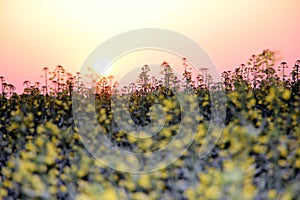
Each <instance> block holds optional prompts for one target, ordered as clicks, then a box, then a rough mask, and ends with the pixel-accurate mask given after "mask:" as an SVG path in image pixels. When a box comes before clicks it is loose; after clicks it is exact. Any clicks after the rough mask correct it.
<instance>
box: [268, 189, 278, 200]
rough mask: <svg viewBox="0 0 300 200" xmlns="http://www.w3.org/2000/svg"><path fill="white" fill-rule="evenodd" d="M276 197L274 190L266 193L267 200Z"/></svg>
mask: <svg viewBox="0 0 300 200" xmlns="http://www.w3.org/2000/svg"><path fill="white" fill-rule="evenodd" d="M276 195H277V192H276V190H274V189H272V190H269V192H268V198H269V199H275V198H276Z"/></svg>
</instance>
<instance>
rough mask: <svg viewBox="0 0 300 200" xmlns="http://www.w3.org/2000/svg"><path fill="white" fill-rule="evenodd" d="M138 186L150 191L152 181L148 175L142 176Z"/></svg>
mask: <svg viewBox="0 0 300 200" xmlns="http://www.w3.org/2000/svg"><path fill="white" fill-rule="evenodd" d="M138 184H139V185H140V186H141V187H142V188H144V189H150V188H151V179H150V177H149V175H148V174H143V175H141V177H140V179H139V181H138Z"/></svg>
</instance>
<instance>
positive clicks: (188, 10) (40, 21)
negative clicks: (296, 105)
mask: <svg viewBox="0 0 300 200" xmlns="http://www.w3.org/2000/svg"><path fill="white" fill-rule="evenodd" d="M299 8H300V1H299V0H243V1H238V0H199V1H196V0H186V1H178V0H151V1H141V0H127V1H116V0H112V1H96V0H95V1H83V0H77V1H76V0H74V1H71V0H65V1H60V0H54V1H53V0H52V1H42V0H27V1H17V0H0V27H1V29H0V75H2V76H4V77H5V80H6V81H7V83H13V84H14V85H15V86H16V87H17V88H18V91H22V90H23V85H22V84H23V81H25V80H31V81H35V80H38V81H41V82H42V79H41V78H40V75H41V74H42V73H43V72H42V68H43V67H49V68H54V67H55V66H56V65H63V66H64V67H65V68H66V69H67V71H70V72H72V73H75V72H76V71H79V70H80V67H81V65H82V63H83V62H84V60H85V59H86V58H87V57H88V55H89V54H90V53H91V52H92V51H93V50H94V49H95V48H96V47H97V46H98V45H100V44H101V43H102V42H104V41H105V40H107V39H109V38H110V37H112V36H114V35H117V34H119V33H122V32H125V31H130V30H133V29H139V28H163V29H169V30H173V31H176V32H179V33H182V34H184V35H186V36H187V37H189V38H191V39H193V40H194V41H196V42H197V43H198V44H199V45H200V46H202V47H203V48H204V49H205V51H206V52H207V54H208V55H209V56H210V58H211V59H212V61H213V62H214V63H215V65H216V66H217V68H218V69H219V71H220V72H221V71H223V70H225V69H231V68H233V67H235V66H238V65H239V64H241V63H244V62H246V61H247V60H248V58H249V57H250V56H251V55H252V54H258V53H260V52H261V51H262V50H263V49H266V48H269V49H271V50H274V51H277V52H279V53H278V56H279V57H281V58H282V59H283V60H285V61H287V63H288V64H289V65H291V66H292V65H293V64H294V62H295V61H296V60H297V59H300V37H299V36H300V25H299V21H300V12H299Z"/></svg>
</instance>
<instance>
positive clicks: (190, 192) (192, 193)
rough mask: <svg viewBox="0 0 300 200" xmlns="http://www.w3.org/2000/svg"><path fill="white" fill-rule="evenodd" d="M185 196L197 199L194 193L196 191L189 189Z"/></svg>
mask: <svg viewBox="0 0 300 200" xmlns="http://www.w3.org/2000/svg"><path fill="white" fill-rule="evenodd" d="M184 195H185V196H186V197H187V198H188V199H196V193H195V191H194V189H192V188H188V189H187V190H186V191H185V192H184Z"/></svg>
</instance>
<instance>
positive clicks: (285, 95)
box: [282, 89, 291, 100]
mask: <svg viewBox="0 0 300 200" xmlns="http://www.w3.org/2000/svg"><path fill="white" fill-rule="evenodd" d="M290 96H291V91H290V90H288V89H285V90H284V91H283V93H282V98H283V99H284V100H288V99H289V98H290Z"/></svg>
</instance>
